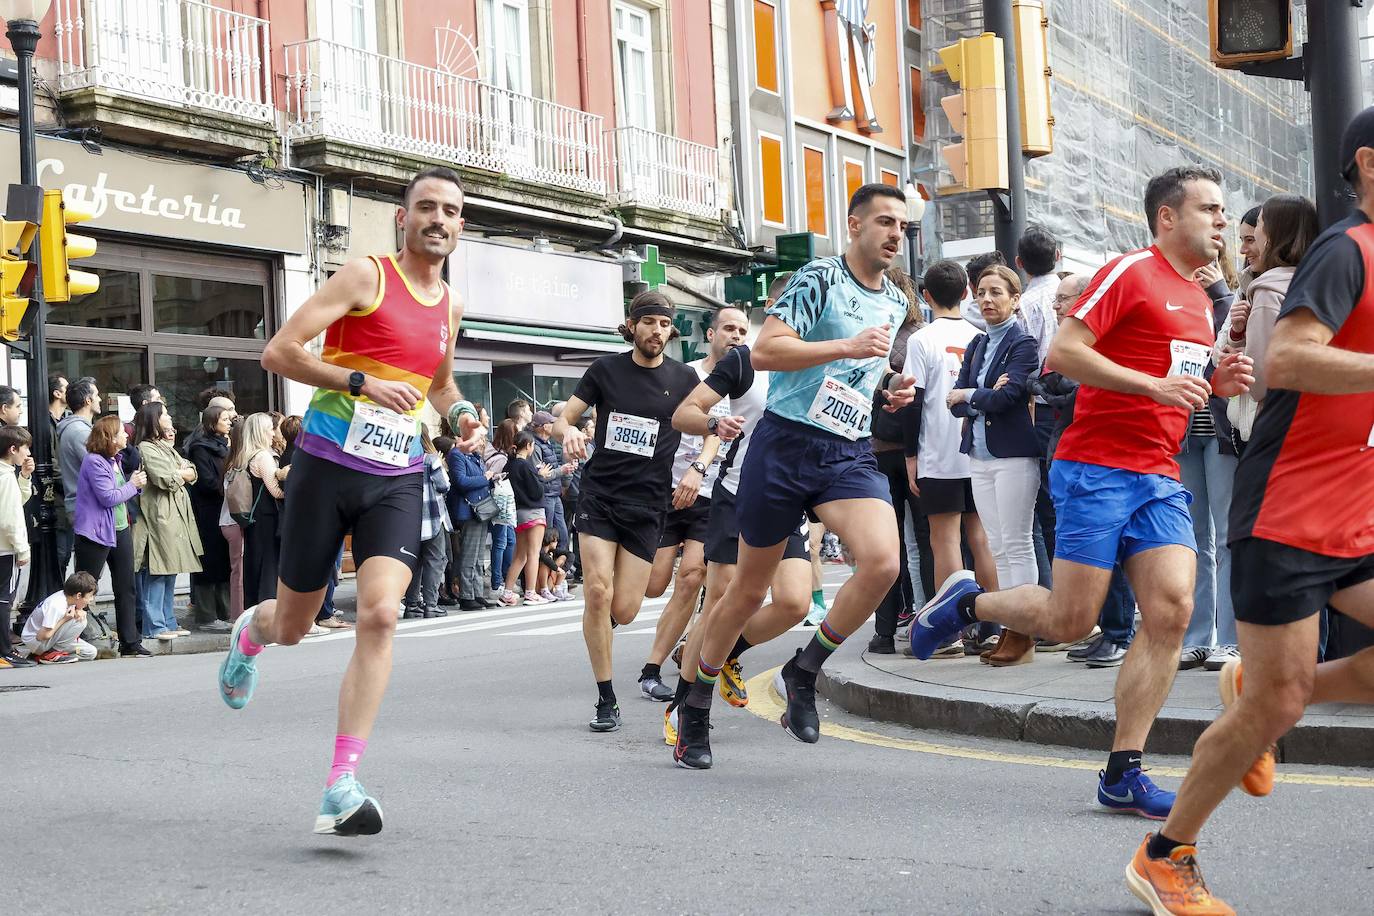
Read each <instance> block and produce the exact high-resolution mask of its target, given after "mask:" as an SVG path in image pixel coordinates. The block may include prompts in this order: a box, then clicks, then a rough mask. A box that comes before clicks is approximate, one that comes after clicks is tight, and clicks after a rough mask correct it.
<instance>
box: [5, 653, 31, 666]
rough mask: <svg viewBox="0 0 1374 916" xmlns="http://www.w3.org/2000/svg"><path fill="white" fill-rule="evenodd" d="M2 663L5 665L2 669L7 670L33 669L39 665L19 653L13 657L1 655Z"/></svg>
mask: <svg viewBox="0 0 1374 916" xmlns="http://www.w3.org/2000/svg"><path fill="white" fill-rule="evenodd" d="M0 661H3V662H4V663H5V664H4V665H0V667H5V668H32V667H34V666H35V665H37V664H38V663H37V662H35V661H34V660H33V659H31V658H26V657H24V656H22V655H20V654H19V653H17V652H16V653H14V654H12V655H0Z"/></svg>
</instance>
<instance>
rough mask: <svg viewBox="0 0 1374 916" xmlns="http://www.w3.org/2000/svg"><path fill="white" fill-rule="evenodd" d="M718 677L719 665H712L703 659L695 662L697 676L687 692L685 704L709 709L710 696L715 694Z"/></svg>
mask: <svg viewBox="0 0 1374 916" xmlns="http://www.w3.org/2000/svg"><path fill="white" fill-rule="evenodd" d="M719 679H720V666H715V667H713V666H711V665H708V664H707V663H706V662H705V661H699V662H697V678H696V680H695V681H693V682H692V689H691V690H690V691H688V693H687V705H688V706H693V707H695V708H697V709H710V708H711V697H712V696H714V695H715V692H716V681H717V680H719Z"/></svg>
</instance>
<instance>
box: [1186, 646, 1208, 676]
mask: <svg viewBox="0 0 1374 916" xmlns="http://www.w3.org/2000/svg"><path fill="white" fill-rule="evenodd" d="M1211 654H1212V650H1211V649H1208V648H1206V647H1204V646H1184V647H1183V651H1182V652H1181V653H1179V656H1178V670H1179V671H1192V670H1193V669H1194V668H1201V667H1202V666H1203V665H1205V664H1206V663H1207V656H1209V655H1211Z"/></svg>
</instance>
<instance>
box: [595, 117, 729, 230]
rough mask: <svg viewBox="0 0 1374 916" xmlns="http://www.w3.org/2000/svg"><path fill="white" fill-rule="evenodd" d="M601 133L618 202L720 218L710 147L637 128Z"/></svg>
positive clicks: (715, 165) (713, 154)
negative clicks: (608, 145) (612, 160)
mask: <svg viewBox="0 0 1374 916" xmlns="http://www.w3.org/2000/svg"><path fill="white" fill-rule="evenodd" d="M606 133H607V135H608V136H609V137H611V138H612V143H611V148H612V149H613V150H614V155H615V200H616V202H617V203H619V204H634V205H638V206H644V207H654V208H656V209H659V210H676V211H680V212H684V213H691V214H693V215H694V216H704V217H707V218H711V219H718V218H719V217H720V198H719V196H718V177H719V172H718V162H719V154H718V153H717V151H716V150H715V148H713V147H710V146H705V145H703V144H701V143H693V142H691V141H690V140H682V139H680V138H678V137H672V136H669V135H668V134H660V133H656V132H655V131H652V130H645V129H643V128H641V127H620V128H616V129H615V130H609V131H607V132H606Z"/></svg>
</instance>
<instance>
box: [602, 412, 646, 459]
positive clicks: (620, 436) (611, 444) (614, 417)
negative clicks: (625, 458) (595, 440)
mask: <svg viewBox="0 0 1374 916" xmlns="http://www.w3.org/2000/svg"><path fill="white" fill-rule="evenodd" d="M657 444H658V421H657V420H651V419H649V418H647V417H636V416H635V415H634V414H628V413H615V412H614V411H612V412H611V414H610V415H609V416H608V417H607V418H606V448H608V449H611V450H612V451H616V452H624V453H625V454H627V455H638V456H639V457H641V458H652V457H653V456H654V446H655V445H657Z"/></svg>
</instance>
